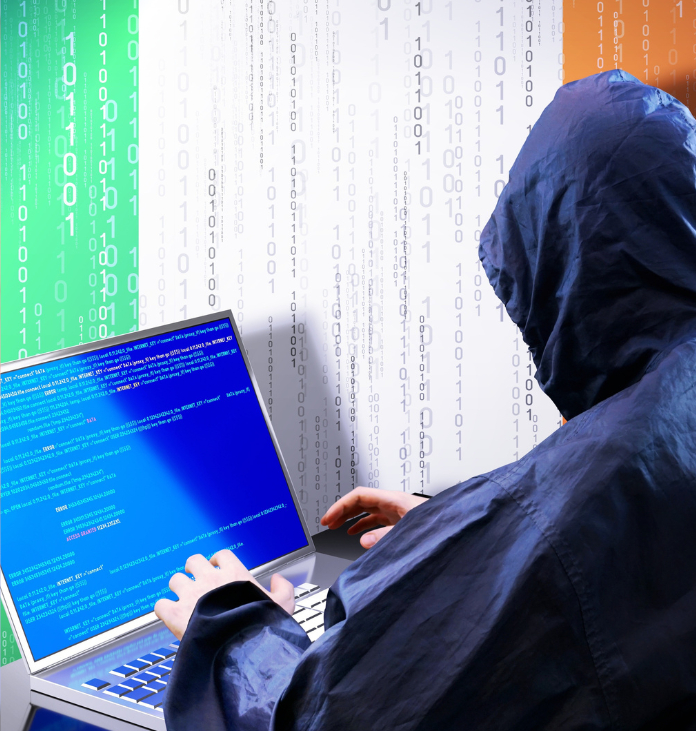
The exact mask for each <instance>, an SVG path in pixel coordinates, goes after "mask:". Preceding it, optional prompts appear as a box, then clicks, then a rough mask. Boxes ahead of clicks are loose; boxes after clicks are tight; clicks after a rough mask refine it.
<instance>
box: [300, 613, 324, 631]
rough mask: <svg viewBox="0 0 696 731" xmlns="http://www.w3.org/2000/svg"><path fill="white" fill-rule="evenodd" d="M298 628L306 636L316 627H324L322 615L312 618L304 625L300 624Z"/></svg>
mask: <svg viewBox="0 0 696 731" xmlns="http://www.w3.org/2000/svg"><path fill="white" fill-rule="evenodd" d="M300 626H301V627H302V629H303V630H304V631H305V632H306V633H307V634H309V633H310V632H311V631H312V630H313V629H315V628H316V627H319V626H321V627H323V626H324V615H323V614H317V616H316V617H312V618H311V619H308V620H307V621H306V622H305V623H304V624H302V625H300Z"/></svg>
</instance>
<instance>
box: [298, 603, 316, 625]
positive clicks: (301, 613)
mask: <svg viewBox="0 0 696 731" xmlns="http://www.w3.org/2000/svg"><path fill="white" fill-rule="evenodd" d="M317 614H318V612H317V611H316V609H306V608H305V607H300V608H299V609H298V610H297V611H296V612H295V613H294V614H293V615H292V618H293V619H294V620H295V621H296V622H298V623H299V624H302V622H305V621H307V620H308V619H310V618H311V617H316V616H317Z"/></svg>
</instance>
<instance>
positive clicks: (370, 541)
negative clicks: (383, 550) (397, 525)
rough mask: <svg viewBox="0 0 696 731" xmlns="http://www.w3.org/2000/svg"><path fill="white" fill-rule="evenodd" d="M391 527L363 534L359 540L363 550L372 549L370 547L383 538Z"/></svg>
mask: <svg viewBox="0 0 696 731" xmlns="http://www.w3.org/2000/svg"><path fill="white" fill-rule="evenodd" d="M393 527H394V526H393V525H388V526H386V527H384V528H378V529H377V530H373V531H370V532H369V533H365V535H364V536H362V537H361V538H360V545H361V546H362V547H363V548H372V546H374V545H375V543H377V541H380V540H382V538H384V536H386V535H387V533H389V531H390V530H391V529H392V528H393Z"/></svg>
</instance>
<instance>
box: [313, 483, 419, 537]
mask: <svg viewBox="0 0 696 731" xmlns="http://www.w3.org/2000/svg"><path fill="white" fill-rule="evenodd" d="M426 500H427V498H424V497H416V496H415V495H409V494H408V493H405V492H393V491H392V490H377V489H375V488H373V487H356V488H355V490H352V491H351V492H349V493H348V494H347V495H346V496H344V497H342V498H341V499H340V500H339V501H338V502H336V503H334V504H333V505H332V506H331V507H330V508H329V509H328V510H327V511H326V514H325V515H324V517H323V518H322V519H321V524H322V525H327V526H328V527H329V528H331V529H332V530H333V529H334V528H339V527H340V526H342V525H343V524H344V523H345V522H346V521H347V520H350V519H351V518H355V516H356V515H360V514H361V513H370V515H366V516H365V517H364V518H362V519H361V520H359V521H358V522H357V523H356V524H355V525H352V526H351V527H350V528H349V529H348V534H349V535H355V533H360V531H363V530H367V529H368V528H374V527H375V526H376V525H381V526H384V527H383V528H378V529H376V530H372V531H370V532H369V533H366V534H365V535H364V536H362V537H361V538H360V543H361V544H362V546H363V548H371V547H372V546H374V545H375V543H377V541H379V540H380V539H381V538H384V536H385V535H386V534H387V533H388V532H389V531H390V530H391V529H392V528H393V527H394V526H395V525H396V524H397V523H398V522H399V521H400V520H401V518H403V517H404V515H406V513H408V511H409V510H412V509H413V508H415V507H417V506H418V505H420V504H421V503H424V502H426Z"/></svg>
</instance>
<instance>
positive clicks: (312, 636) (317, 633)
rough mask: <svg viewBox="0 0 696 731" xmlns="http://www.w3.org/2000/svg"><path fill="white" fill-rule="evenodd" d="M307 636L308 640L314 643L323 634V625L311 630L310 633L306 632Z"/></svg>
mask: <svg viewBox="0 0 696 731" xmlns="http://www.w3.org/2000/svg"><path fill="white" fill-rule="evenodd" d="M307 634H308V637H309V639H310V640H311V641H312V642H315V641H316V640H318V639H319V638H320V637H321V636H322V635H323V634H324V625H323V624H322V626H321V627H317V628H316V629H313V630H312V631H311V632H308V633H307Z"/></svg>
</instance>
